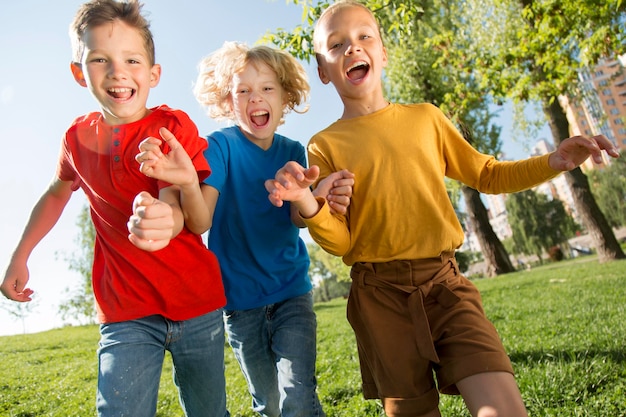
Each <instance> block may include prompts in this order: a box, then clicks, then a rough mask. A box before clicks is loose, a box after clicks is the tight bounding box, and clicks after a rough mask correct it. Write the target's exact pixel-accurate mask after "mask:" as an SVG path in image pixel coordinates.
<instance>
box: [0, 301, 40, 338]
mask: <svg viewBox="0 0 626 417" xmlns="http://www.w3.org/2000/svg"><path fill="white" fill-rule="evenodd" d="M38 305H39V300H37V299H36V298H34V299H33V300H32V301H29V302H26V303H20V302H17V301H12V300H5V299H3V300H0V308H1V309H2V310H4V311H6V312H7V313H8V314H9V316H11V317H13V318H15V319H17V320H19V321H20V322H21V323H22V333H24V334H26V317H28V316H29V315H30V314H31V313H33V312H34V311H35V310H36V309H37V307H38Z"/></svg>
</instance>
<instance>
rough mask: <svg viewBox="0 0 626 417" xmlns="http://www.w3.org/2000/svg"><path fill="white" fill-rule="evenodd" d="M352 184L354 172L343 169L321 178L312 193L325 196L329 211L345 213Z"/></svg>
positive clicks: (350, 195)
mask: <svg viewBox="0 0 626 417" xmlns="http://www.w3.org/2000/svg"><path fill="white" fill-rule="evenodd" d="M353 185H354V174H353V173H352V172H350V171H348V170H347V169H343V170H341V171H337V172H333V173H332V174H330V175H329V176H328V177H326V178H324V179H323V180H321V181H320V182H319V183H318V184H317V187H316V188H315V190H314V191H313V195H314V196H316V197H324V198H326V201H328V206H329V208H330V212H331V213H333V214H346V212H347V211H348V206H349V205H350V197H352V186H353Z"/></svg>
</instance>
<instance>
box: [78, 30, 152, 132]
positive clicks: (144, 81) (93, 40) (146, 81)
mask: <svg viewBox="0 0 626 417" xmlns="http://www.w3.org/2000/svg"><path fill="white" fill-rule="evenodd" d="M83 41H84V44H85V49H84V52H83V56H82V59H81V62H80V63H72V73H73V75H74V78H75V79H76V81H77V82H78V83H79V84H80V85H82V86H83V87H87V88H89V91H90V92H91V94H92V95H93V96H94V98H95V99H96V100H97V101H98V103H99V104H100V109H101V111H102V114H103V115H104V119H105V121H106V122H107V123H108V124H110V125H119V124H126V123H132V122H136V121H137V120H140V119H142V118H143V117H145V116H146V115H147V114H148V112H149V110H148V109H147V108H146V102H147V100H148V94H149V92H150V88H152V87H155V86H156V85H157V84H158V82H159V78H160V75H161V67H160V66H159V65H156V64H155V65H152V64H151V61H150V58H149V56H148V52H147V50H146V47H145V43H144V41H143V38H142V36H141V34H140V33H139V31H138V30H137V29H135V28H133V27H131V26H129V25H127V24H126V23H124V22H122V21H120V20H114V21H113V22H111V23H105V24H102V25H98V26H95V27H92V28H89V29H88V30H87V31H86V32H85V34H84V37H83Z"/></svg>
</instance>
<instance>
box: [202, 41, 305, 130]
mask: <svg viewBox="0 0 626 417" xmlns="http://www.w3.org/2000/svg"><path fill="white" fill-rule="evenodd" d="M258 63H263V64H266V65H267V66H269V67H270V68H271V69H272V70H273V71H274V72H275V73H276V76H277V78H278V81H279V82H280V85H281V87H282V88H283V90H284V91H285V95H286V97H285V99H286V100H285V101H286V104H285V109H284V111H285V113H286V112H288V111H291V110H293V111H295V112H297V113H304V112H306V111H307V110H308V107H307V106H305V107H304V108H303V109H300V110H299V109H298V107H299V106H300V105H304V104H305V103H306V102H307V100H308V96H309V91H310V87H309V82H308V78H307V75H306V71H305V70H304V68H303V67H302V65H301V64H300V63H299V62H298V61H297V60H296V59H295V58H294V57H293V56H291V55H290V54H288V53H287V52H285V51H282V50H279V49H275V48H271V47H269V46H264V45H257V46H253V47H249V46H247V45H246V44H243V43H239V42H225V43H224V45H223V46H222V47H221V48H220V49H218V50H217V51H215V52H213V53H212V54H210V55H208V56H207V57H205V58H203V59H202V61H200V64H199V67H198V71H199V74H198V78H197V80H196V84H195V86H194V90H193V92H194V95H195V97H196V100H198V102H199V103H200V104H202V105H203V106H205V107H206V108H207V113H208V114H209V116H210V117H211V118H214V119H218V120H219V119H230V120H234V119H235V115H234V113H233V112H232V109H231V101H230V97H231V93H232V92H231V87H232V80H233V75H235V74H237V73H239V72H240V71H242V70H243V68H244V67H245V66H246V65H247V64H253V65H255V64H258Z"/></svg>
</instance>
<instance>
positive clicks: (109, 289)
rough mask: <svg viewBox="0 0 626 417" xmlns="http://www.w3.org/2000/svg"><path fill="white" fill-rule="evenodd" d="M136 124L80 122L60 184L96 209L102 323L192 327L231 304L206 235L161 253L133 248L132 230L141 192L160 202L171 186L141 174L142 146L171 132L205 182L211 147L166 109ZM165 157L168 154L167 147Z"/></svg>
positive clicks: (95, 277) (67, 141)
mask: <svg viewBox="0 0 626 417" xmlns="http://www.w3.org/2000/svg"><path fill="white" fill-rule="evenodd" d="M151 110H152V112H151V113H150V114H149V115H148V116H146V117H145V118H143V119H142V120H139V121H137V122H134V123H130V124H126V125H118V126H110V125H108V124H106V123H105V122H104V119H103V117H102V115H101V114H100V113H90V114H87V115H85V116H82V117H79V118H77V119H76V120H75V121H74V123H72V126H71V127H70V128H69V129H68V131H67V132H66V134H65V138H64V140H63V143H62V147H61V155H60V159H59V166H58V171H57V173H58V177H59V178H60V179H61V180H63V181H72V182H73V184H72V188H73V189H74V190H76V189H78V188H82V189H83V191H84V192H85V194H86V195H87V199H88V200H89V204H90V208H91V218H92V220H93V223H94V226H95V230H96V239H95V248H94V262H93V273H92V283H93V290H94V296H95V299H96V304H97V309H98V319H99V320H100V322H102V323H111V322H119V321H126V320H132V319H137V318H141V317H146V316H149V315H154V314H159V315H162V316H164V317H166V318H168V319H170V320H175V321H179V320H186V319H189V318H193V317H196V316H199V315H201V314H205V313H208V312H210V311H213V310H215V309H217V308H220V307H223V306H224V305H225V303H226V298H225V296H224V287H223V285H222V279H221V275H220V269H219V264H218V262H217V258H216V257H215V255H214V254H213V253H212V252H211V251H209V250H208V249H207V248H206V246H205V245H204V243H203V242H202V238H201V237H200V236H199V235H196V234H193V233H191V232H190V231H189V230H187V229H186V228H183V230H182V231H181V232H180V234H179V235H178V236H177V237H176V238H175V239H172V240H171V241H170V244H169V245H168V246H167V247H165V248H164V249H161V250H159V251H157V252H146V251H144V250H142V249H139V248H137V247H136V246H134V245H133V244H132V243H130V241H129V240H128V229H127V227H126V223H127V222H128V218H129V217H130V215H131V214H132V202H133V200H134V198H135V196H136V195H137V194H138V193H139V192H140V191H148V192H149V193H150V194H151V195H152V196H154V197H158V195H159V190H160V189H161V188H163V187H166V186H168V185H169V184H167V183H164V182H160V181H157V180H155V179H153V178H149V177H147V176H145V175H144V174H142V173H141V172H140V171H139V163H138V162H137V161H135V156H136V155H137V153H138V152H139V143H140V142H141V141H142V140H143V139H145V138H147V137H149V136H153V137H156V138H160V136H159V132H158V131H159V128H161V127H166V128H167V129H168V130H169V131H171V132H172V133H173V134H174V136H176V138H177V139H178V141H179V142H180V143H181V144H182V145H183V146H184V148H185V149H186V151H187V153H188V154H189V155H190V157H191V159H192V161H193V163H194V165H195V167H196V170H197V171H198V180H199V181H202V180H203V179H205V178H206V177H208V176H209V174H210V172H211V171H210V168H209V165H208V163H207V161H206V159H205V158H204V156H203V153H202V152H203V150H204V149H206V147H207V142H206V140H204V139H203V138H201V137H199V135H198V128H197V127H196V125H195V124H194V123H193V122H192V121H191V119H189V116H187V114H186V113H184V112H182V111H180V110H173V109H170V108H169V107H167V106H159V107H156V108H153V109H151ZM163 152H164V153H167V152H169V147H168V146H167V144H164V145H163Z"/></svg>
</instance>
